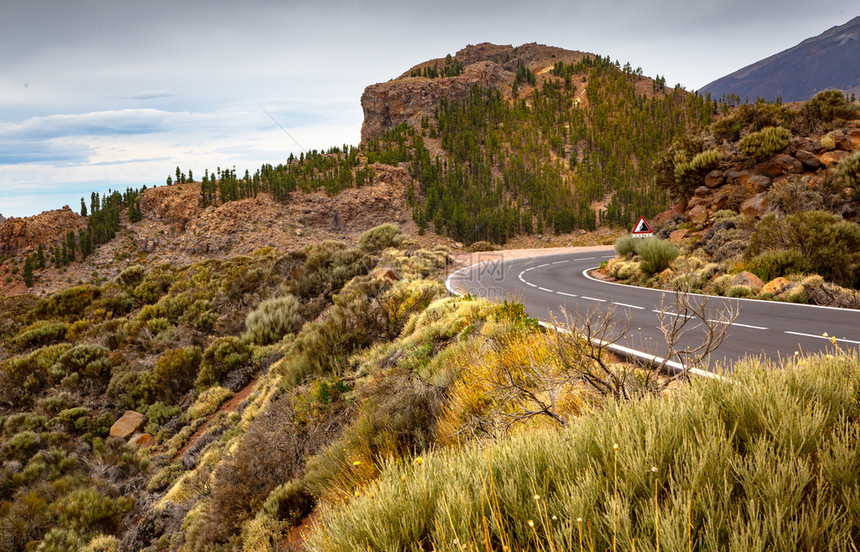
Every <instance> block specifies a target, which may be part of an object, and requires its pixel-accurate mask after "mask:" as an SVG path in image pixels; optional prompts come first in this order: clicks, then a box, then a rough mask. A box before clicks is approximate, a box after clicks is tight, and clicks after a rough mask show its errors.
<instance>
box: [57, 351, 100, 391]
mask: <svg viewBox="0 0 860 552" xmlns="http://www.w3.org/2000/svg"><path fill="white" fill-rule="evenodd" d="M111 366H112V365H111V360H110V351H108V350H107V349H105V348H104V347H102V346H101V345H89V344H84V345H77V346H75V347H74V348H72V349H69V350H68V351H67V352H66V353H65V354H63V356H61V357H60V358H59V359H58V360H57V362H56V364H54V366H53V367H52V369H53V370H57V371H60V372H63V373H65V374H66V375H69V374H80V375H81V377H85V378H87V379H89V380H92V381H94V382H101V383H107V382H108V381H109V379H110V371H111Z"/></svg>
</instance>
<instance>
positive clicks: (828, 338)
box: [785, 330, 860, 345]
mask: <svg viewBox="0 0 860 552" xmlns="http://www.w3.org/2000/svg"><path fill="white" fill-rule="evenodd" d="M785 333H787V334H791V335H801V336H803V337H815V338H818V339H826V340H827V341H830V340H831V339H834V337H833V336H828V337H824V336H823V335H814V334H808V333H802V332H790V331H788V330H786V331H785ZM835 339H836V341H841V342H842V343H854V344H855V345H860V341H854V340H852V339H845V338H844V337H843V338H842V339H839V338H838V337H837V338H835Z"/></svg>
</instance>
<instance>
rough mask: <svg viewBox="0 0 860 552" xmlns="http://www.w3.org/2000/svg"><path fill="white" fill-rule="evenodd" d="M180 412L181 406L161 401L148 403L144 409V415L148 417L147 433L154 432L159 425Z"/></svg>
mask: <svg viewBox="0 0 860 552" xmlns="http://www.w3.org/2000/svg"><path fill="white" fill-rule="evenodd" d="M181 413H182V408H180V407H178V406H169V405H166V404H164V403H163V402H161V401H158V402H155V403H153V404H151V405H149V408H147V409H146V417H147V419H149V423H148V425H147V428H146V429H147V433H155V432H156V431H157V430H158V428H159V427H161V426H163V425H164V424H165V423H167V422H168V421H169V420H170V419H171V418H174V417H175V416H178V415H179V414H181Z"/></svg>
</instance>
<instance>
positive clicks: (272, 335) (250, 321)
mask: <svg viewBox="0 0 860 552" xmlns="http://www.w3.org/2000/svg"><path fill="white" fill-rule="evenodd" d="M301 323H302V317H301V315H300V314H299V301H298V299H296V298H295V297H293V296H292V295H290V294H287V295H284V296H281V297H274V298H272V299H268V300H266V301H263V302H262V303H260V304H259V305H257V307H256V308H255V309H254V310H252V311H251V312H249V313H248V316H247V317H246V318H245V333H244V335H243V337H244V338H245V339H246V340H248V341H251V342H253V343H256V344H258V345H268V344H269V343H273V342H275V341H278V340H280V339H281V338H283V337H284V336H285V335H287V334H288V333H294V332H296V331H297V330H298V329H299V326H300V325H301Z"/></svg>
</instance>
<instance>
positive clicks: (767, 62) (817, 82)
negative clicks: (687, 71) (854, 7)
mask: <svg viewBox="0 0 860 552" xmlns="http://www.w3.org/2000/svg"><path fill="white" fill-rule="evenodd" d="M828 88H838V89H840V90H843V91H845V93H846V94H847V95H850V94H852V93H854V94H856V95H858V96H860V17H855V18H854V19H852V20H851V21H849V22H848V23H846V24H844V25H840V26H838V27H833V28H832V29H829V30H828V31H825V32H824V33H822V34H820V35H818V36H816V37H813V38H809V39H807V40H804V41H803V42H801V43H800V44H798V45H797V46H795V47H793V48H789V49H788V50H784V51H782V52H780V53H778V54H776V55H773V56H771V57H769V58H767V59H763V60H761V61H759V62H757V63H754V64H752V65H749V66H747V67H744V68H743V69H740V70H738V71H735V72H734V73H732V74H730V75H727V76H725V77H722V78H720V79H717V80H715V81H714V82H712V83H710V84H707V85H705V86H704V87H703V88H702V89H701V90H700V91H699V92H701V93H702V94H706V93H710V94H711V97H713V98H719V97H721V96H722V95H723V94H737V95H738V96H740V98H741V100H744V99H746V98H749V100H750V101H753V100H755V99H756V98H758V97H761V98H764V99H767V100H775V99H776V98H777V97H781V98H782V100H783V101H786V102H796V101H804V100H808V99H810V98H811V97H812V96H813V95H815V93H816V92H819V91H821V90H826V89H828Z"/></svg>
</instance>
